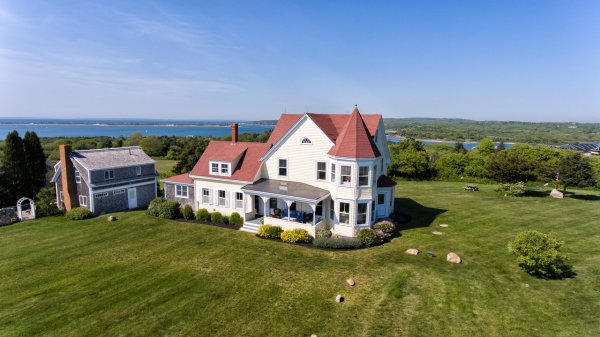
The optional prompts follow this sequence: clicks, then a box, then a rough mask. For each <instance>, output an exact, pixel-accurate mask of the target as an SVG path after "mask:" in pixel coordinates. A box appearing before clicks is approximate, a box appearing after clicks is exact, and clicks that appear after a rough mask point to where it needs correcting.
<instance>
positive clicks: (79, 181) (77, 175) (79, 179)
mask: <svg viewBox="0 0 600 337" xmlns="http://www.w3.org/2000/svg"><path fill="white" fill-rule="evenodd" d="M75 182H76V183H77V184H80V183H81V172H79V170H75Z"/></svg>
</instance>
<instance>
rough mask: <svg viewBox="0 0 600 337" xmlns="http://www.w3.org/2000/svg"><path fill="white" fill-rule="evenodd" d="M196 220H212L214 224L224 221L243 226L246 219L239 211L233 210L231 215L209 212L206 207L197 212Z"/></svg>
mask: <svg viewBox="0 0 600 337" xmlns="http://www.w3.org/2000/svg"><path fill="white" fill-rule="evenodd" d="M196 220H200V221H207V222H208V221H210V222H211V223H213V224H217V223H224V224H232V225H236V226H241V225H242V224H244V219H242V216H241V215H240V213H238V212H233V213H231V215H229V216H227V215H223V214H221V212H212V213H211V212H209V211H208V210H207V209H206V208H200V209H199V210H198V211H197V212H196Z"/></svg>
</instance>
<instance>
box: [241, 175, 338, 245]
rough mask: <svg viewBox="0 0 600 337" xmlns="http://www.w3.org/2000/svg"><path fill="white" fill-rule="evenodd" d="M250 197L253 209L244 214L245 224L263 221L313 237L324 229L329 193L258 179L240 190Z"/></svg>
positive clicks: (295, 183)
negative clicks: (325, 207)
mask: <svg viewBox="0 0 600 337" xmlns="http://www.w3.org/2000/svg"><path fill="white" fill-rule="evenodd" d="M242 190H243V191H244V193H245V194H246V195H249V196H250V197H251V200H252V202H253V205H254V210H253V212H251V213H250V214H246V222H249V223H255V222H256V221H260V220H256V219H260V218H264V220H263V221H262V222H263V223H264V224H268V225H273V226H280V227H281V228H283V229H284V230H287V229H294V228H303V229H306V230H307V231H308V232H309V234H311V235H313V236H314V235H315V232H316V229H317V228H321V227H323V226H325V224H326V220H325V217H324V204H325V203H324V201H325V200H326V199H328V198H329V192H328V191H326V190H323V189H320V188H317V187H314V186H311V185H308V184H304V183H298V182H291V181H282V180H274V179H261V180H259V181H257V182H256V183H254V184H250V185H246V186H244V187H242Z"/></svg>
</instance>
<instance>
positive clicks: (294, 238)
mask: <svg viewBox="0 0 600 337" xmlns="http://www.w3.org/2000/svg"><path fill="white" fill-rule="evenodd" d="M258 236H261V237H263V238H267V239H281V241H283V242H290V243H311V242H312V240H313V238H312V236H310V234H308V232H307V231H306V230H305V229H302V228H296V229H290V230H287V231H284V230H283V229H281V227H279V226H271V225H262V226H260V227H259V228H258Z"/></svg>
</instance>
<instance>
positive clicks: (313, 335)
mask: <svg viewBox="0 0 600 337" xmlns="http://www.w3.org/2000/svg"><path fill="white" fill-rule="evenodd" d="M310 337H319V336H317V335H315V334H312V335H310Z"/></svg>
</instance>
